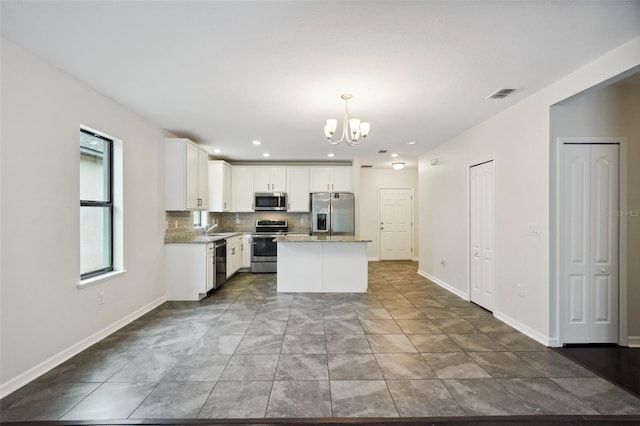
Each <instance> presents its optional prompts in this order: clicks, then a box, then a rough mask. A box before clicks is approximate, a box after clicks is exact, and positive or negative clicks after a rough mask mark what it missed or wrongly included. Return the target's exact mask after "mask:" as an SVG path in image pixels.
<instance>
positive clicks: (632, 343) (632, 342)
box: [627, 336, 640, 348]
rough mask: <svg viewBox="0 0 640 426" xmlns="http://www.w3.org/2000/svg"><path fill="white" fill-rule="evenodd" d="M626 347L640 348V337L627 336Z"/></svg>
mask: <svg viewBox="0 0 640 426" xmlns="http://www.w3.org/2000/svg"><path fill="white" fill-rule="evenodd" d="M627 345H629V347H630V348H640V336H627Z"/></svg>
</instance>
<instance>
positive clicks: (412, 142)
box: [407, 141, 416, 145]
mask: <svg viewBox="0 0 640 426" xmlns="http://www.w3.org/2000/svg"><path fill="white" fill-rule="evenodd" d="M415 144H416V141H409V142H407V145H415Z"/></svg>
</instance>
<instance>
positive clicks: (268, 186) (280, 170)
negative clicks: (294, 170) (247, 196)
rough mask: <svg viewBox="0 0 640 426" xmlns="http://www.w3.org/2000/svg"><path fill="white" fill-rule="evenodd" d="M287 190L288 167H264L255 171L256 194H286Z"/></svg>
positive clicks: (259, 167) (254, 188)
mask: <svg viewBox="0 0 640 426" xmlns="http://www.w3.org/2000/svg"><path fill="white" fill-rule="evenodd" d="M286 190H287V168H286V167H262V166H257V167H254V169H253V191H254V192H274V191H276V192H285V191H286Z"/></svg>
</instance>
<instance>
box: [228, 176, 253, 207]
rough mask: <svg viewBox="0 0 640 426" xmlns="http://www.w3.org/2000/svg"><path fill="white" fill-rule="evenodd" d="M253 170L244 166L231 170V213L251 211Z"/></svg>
mask: <svg viewBox="0 0 640 426" xmlns="http://www.w3.org/2000/svg"><path fill="white" fill-rule="evenodd" d="M253 169H254V167H244V166H243V167H236V166H234V167H232V168H231V211H234V212H252V211H253V193H254V191H253Z"/></svg>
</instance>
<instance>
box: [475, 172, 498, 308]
mask: <svg viewBox="0 0 640 426" xmlns="http://www.w3.org/2000/svg"><path fill="white" fill-rule="evenodd" d="M494 181H495V170H494V164H493V161H489V162H486V163H482V164H478V165H476V166H473V167H471V168H470V169H469V231H470V232H469V234H470V235H469V237H470V243H471V244H470V248H471V253H470V269H471V274H470V278H471V301H472V302H474V303H477V304H478V305H480V306H482V307H483V308H485V309H488V310H489V311H493V292H494V288H495V250H494V245H495V191H494V188H495V182H494Z"/></svg>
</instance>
